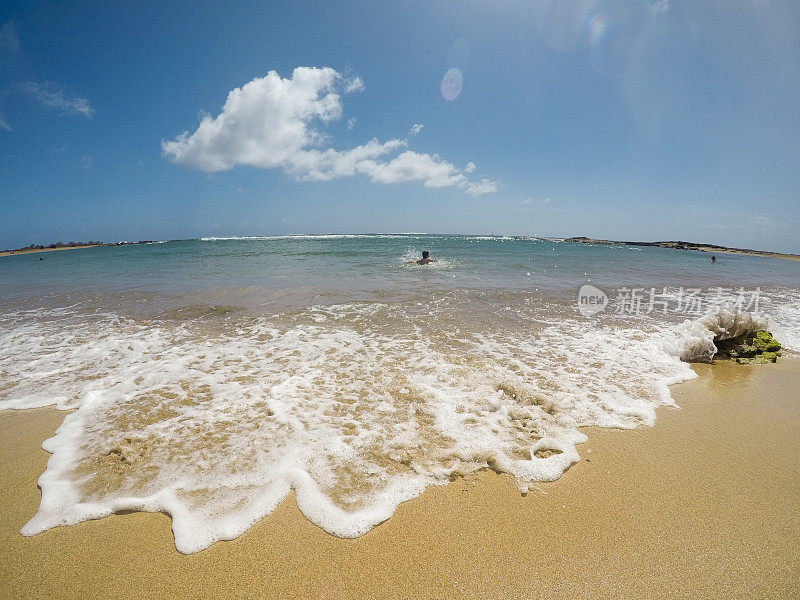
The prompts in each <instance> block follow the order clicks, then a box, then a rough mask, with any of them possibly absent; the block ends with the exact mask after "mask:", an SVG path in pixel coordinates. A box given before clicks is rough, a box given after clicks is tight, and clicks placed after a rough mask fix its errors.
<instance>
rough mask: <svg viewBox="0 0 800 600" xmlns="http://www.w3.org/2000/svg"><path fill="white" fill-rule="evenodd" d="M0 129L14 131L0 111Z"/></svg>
mask: <svg viewBox="0 0 800 600" xmlns="http://www.w3.org/2000/svg"><path fill="white" fill-rule="evenodd" d="M0 129H5V130H6V131H14V130H13V129H12V128H11V125H9V124H8V121H6V116H5V115H4V114H2V113H0Z"/></svg>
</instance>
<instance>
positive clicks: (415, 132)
mask: <svg viewBox="0 0 800 600" xmlns="http://www.w3.org/2000/svg"><path fill="white" fill-rule="evenodd" d="M423 129H425V125H422V124H421V123H414V124H413V125H412V126H411V131H409V132H408V135H419V133H420V132H421V131H422V130H423Z"/></svg>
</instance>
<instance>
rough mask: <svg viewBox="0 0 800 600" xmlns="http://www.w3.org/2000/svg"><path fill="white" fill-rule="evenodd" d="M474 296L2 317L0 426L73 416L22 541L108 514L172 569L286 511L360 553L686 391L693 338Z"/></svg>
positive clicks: (723, 318)
mask: <svg viewBox="0 0 800 600" xmlns="http://www.w3.org/2000/svg"><path fill="white" fill-rule="evenodd" d="M559 311H561V312H562V313H563V310H562V308H560V307H557V306H547V305H542V304H536V305H533V304H530V302H529V300H528V299H522V300H520V301H519V304H518V305H514V306H511V305H510V306H509V307H507V309H506V310H502V311H499V310H496V306H495V304H493V303H492V302H488V301H486V300H485V299H482V298H480V297H475V296H469V295H467V296H458V295H456V296H449V297H442V298H438V299H436V300H433V301H430V302H404V303H394V304H383V303H350V304H340V305H335V306H316V307H311V308H307V309H303V310H298V311H296V312H293V313H287V314H280V315H273V316H252V315H249V314H244V315H242V314H240V313H228V312H227V311H219V310H208V311H200V312H199V313H197V314H198V315H200V316H199V317H197V318H193V319H191V320H176V319H168V318H155V319H150V320H134V319H130V318H126V317H124V316H121V315H119V314H114V313H111V312H106V313H102V314H86V313H84V312H81V310H79V309H78V308H68V309H59V310H55V309H54V310H50V311H49V312H48V311H45V312H43V311H35V312H34V311H25V310H19V311H16V312H13V313H8V314H5V315H2V316H0V372H1V373H2V374H3V377H2V380H1V381H2V383H0V409H3V408H30V407H36V406H45V405H55V406H57V407H58V408H60V409H74V412H71V413H70V414H68V415H67V416H66V418H65V419H64V422H63V424H62V425H61V426H60V427H59V428H58V430H57V432H56V434H55V435H54V436H53V437H52V438H50V439H49V440H47V441H45V443H44V444H43V448H44V449H45V450H47V451H48V452H50V453H51V454H52V456H51V457H50V459H49V462H48V465H47V469H46V471H45V472H44V473H43V474H42V476H41V478H40V480H39V485H40V487H41V490H42V500H41V504H40V507H39V510H38V512H37V513H36V515H35V516H34V517H33V518H32V519H31V520H30V521H29V522H28V523H27V524H26V525H25V526H24V527H23V529H22V533H23V534H25V535H33V534H36V533H39V532H42V531H45V530H47V529H49V528H52V527H55V526H58V525H69V524H73V523H78V522H81V521H85V520H88V519H95V518H100V517H103V516H105V515H108V514H111V513H114V512H118V511H123V510H142V511H163V512H166V513H168V514H169V515H171V517H172V521H173V525H172V528H173V532H174V535H175V545H176V547H177V549H178V550H179V551H181V552H184V553H191V552H196V551H199V550H201V549H203V548H205V547H207V546H209V545H210V544H212V543H214V542H215V541H218V540H228V539H232V538H235V537H237V536H238V535H240V534H242V533H243V532H244V531H246V530H247V529H248V528H250V527H251V526H252V525H253V524H254V523H255V522H256V521H258V520H259V519H261V518H262V517H264V516H265V515H267V514H269V513H270V512H271V511H272V510H273V509H274V508H275V507H276V506H277V504H278V503H279V502H280V501H281V500H283V499H284V498H285V497H286V496H287V494H289V492H290V491H291V490H294V491H295V493H296V499H297V504H298V506H299V508H300V510H301V511H302V512H303V514H304V515H305V516H306V517H307V518H308V519H309V520H310V521H312V522H313V523H315V524H317V525H318V526H320V527H322V528H323V529H324V530H325V531H328V532H330V533H331V534H334V535H337V536H343V537H354V536H359V535H362V534H363V533H365V532H367V531H368V530H369V529H370V528H372V527H374V526H375V525H376V524H378V523H380V522H382V521H384V520H385V519H387V518H389V517H390V516H391V514H392V513H393V511H394V510H395V508H396V507H397V506H398V504H400V503H401V502H403V501H406V500H409V499H411V498H414V497H415V496H417V495H419V494H420V493H421V492H422V491H423V490H424V489H425V488H426V487H428V486H431V485H440V484H446V483H447V482H449V481H451V480H452V479H453V478H455V477H459V476H464V475H467V474H469V473H473V472H475V471H477V470H479V469H484V468H491V469H494V470H496V471H498V472H505V473H510V474H512V475H513V476H514V477H515V478H516V481H517V484H518V486H519V488H520V489H521V490H523V491H524V490H527V489H528V486H530V485H531V484H532V483H533V482H536V481H549V480H554V479H557V478H558V477H560V476H561V474H562V473H563V472H564V471H565V470H566V469H567V468H568V467H569V466H570V465H571V464H573V463H574V462H576V461H578V460H579V453H578V445H579V444H580V443H582V442H584V441H585V440H586V436H585V435H584V434H583V433H582V432H581V431H580V429H579V428H580V427H584V426H589V425H595V426H601V427H620V428H633V427H636V426H638V425H651V424H653V422H654V420H655V416H656V412H655V410H656V408H657V407H659V406H662V405H674V402H673V400H672V398H671V396H670V392H669V388H668V385H670V384H674V383H677V382H680V381H684V380H687V379H690V378H693V377H695V374H694V372H693V371H692V369H691V368H690V367H689V365H688V364H687V363H686V362H685V361H686V360H702V359H708V358H710V357H711V356H713V353H714V352H715V348H714V345H713V340H714V336H723V337H725V336H733V335H738V334H739V333H741V332H745V331H750V330H753V329H754V328H760V327H762V326H763V323H762V322H761V321H760V320H759V319H757V318H754V317H751V316H747V315H740V314H734V313H725V312H724V311H720V312H718V313H715V314H714V315H709V316H706V317H703V318H702V319H699V320H694V321H687V322H685V323H681V324H673V325H664V324H658V323H656V322H654V321H642V322H637V323H634V324H630V323H625V324H622V325H620V324H619V323H615V324H609V323H606V322H602V321H597V320H586V319H581V318H578V317H575V316H570V315H568V314H560V313H559Z"/></svg>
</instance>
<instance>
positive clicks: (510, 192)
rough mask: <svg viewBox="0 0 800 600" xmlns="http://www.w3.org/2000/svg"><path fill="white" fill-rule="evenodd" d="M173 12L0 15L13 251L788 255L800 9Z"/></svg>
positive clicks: (0, 243) (416, 7) (797, 246)
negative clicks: (388, 238) (504, 248)
mask: <svg viewBox="0 0 800 600" xmlns="http://www.w3.org/2000/svg"><path fill="white" fill-rule="evenodd" d="M170 4H171V5H170V6H165V5H164V4H163V3H153V4H148V3H146V2H139V3H88V2H86V3H85V2H80V3H77V2H76V3H69V4H64V5H58V6H56V5H55V4H54V3H53V4H51V3H42V4H39V3H31V2H27V3H14V2H5V3H3V5H2V7H0V210H2V217H1V218H0V248H6V247H17V246H21V245H27V244H29V243H34V242H35V243H46V242H51V241H65V242H66V241H70V240H86V239H90V238H91V239H102V240H106V241H115V240H137V239H167V238H186V237H198V236H203V235H231V234H236V235H253V234H272V233H321V232H379V231H393V232H400V231H415V232H444V233H492V232H494V233H504V234H529V235H553V236H568V235H589V236H595V237H609V238H615V239H636V240H655V239H685V240H691V241H706V242H714V243H721V244H726V245H734V246H746V247H756V248H765V249H772V250H784V251H793V252H798V251H800V235H799V234H800V168H798V165H800V102H799V101H798V98H800V4H798V3H796V2H790V1H786V2H780V1H771V0H741V1H738V0H733V1H730V2H712V1H710V0H709V1H704V2H696V1H693V2H681V1H678V0H669V1H667V0H653V1H650V0H632V1H601V0H596V1H592V0H583V1H580V2H575V1H569V0H558V1H556V0H548V1H541V2H474V1H473V2H419V3H416V2H403V3H392V4H389V3H344V4H339V3H285V4H266V3H230V4H229V3H205V4H204V5H200V6H197V5H194V4H192V5H190V4H186V5H180V4H179V3H170ZM452 69H458V73H456V72H455V71H452ZM273 71H274V73H271V72H273ZM448 72H450V75H448V76H447V81H446V84H447V85H445V86H443V85H442V84H443V79H444V78H445V77H446V74H447V73H448ZM459 80H460V82H461V85H460V87H459V86H458V85H457V84H458V83H459ZM237 89H238V90H239V91H238V92H234V93H233V94H232V96H231V98H230V99H229V93H231V92H232V91H234V90H237ZM456 93H457V95H456ZM445 95H446V96H447V98H445V97H444V96H445ZM415 125H417V127H415ZM419 126H422V127H419ZM184 132H185V133H184ZM182 134H183V136H182ZM181 136H182V137H181Z"/></svg>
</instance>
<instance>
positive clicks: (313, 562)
mask: <svg viewBox="0 0 800 600" xmlns="http://www.w3.org/2000/svg"><path fill="white" fill-rule="evenodd" d="M692 368H693V369H694V370H695V371H696V372H697V373H698V374H699V377H698V378H697V379H694V380H692V381H688V382H685V383H681V384H678V385H674V386H672V387H671V391H672V395H673V397H674V399H675V401H676V402H677V404H678V405H679V407H680V408H677V409H676V408H672V407H662V408H660V409H659V410H658V418H657V420H656V423H655V425H654V426H653V427H640V428H638V429H635V430H632V431H621V430H615V429H601V428H595V427H591V428H586V429H584V432H585V433H586V434H587V435H588V442H586V443H585V444H582V445H580V446H579V448H580V452H581V456H582V460H581V461H580V462H579V463H577V464H575V465H573V466H572V467H571V468H570V469H569V470H568V471H567V472H566V473H565V474H564V475H563V476H562V477H561V478H560V479H558V480H557V481H554V482H551V483H541V484H537V485H535V486H534V487H532V488H531V489H530V491H529V492H528V493H527V494H526V495H522V494H521V493H520V492H519V490H518V489H517V487H516V486H515V484H514V481H513V478H511V477H510V476H508V475H498V474H496V473H494V472H492V471H488V470H484V471H480V472H479V473H477V474H474V475H471V476H468V477H466V478H458V479H456V480H455V481H453V482H452V483H450V484H448V485H445V486H434V487H429V488H428V489H427V490H426V491H425V492H424V493H423V494H422V495H421V496H420V497H419V498H416V499H414V500H411V501H409V502H405V503H403V504H401V505H400V506H399V507H398V509H397V510H396V512H395V513H394V515H393V516H392V517H391V518H390V519H388V520H387V521H385V522H384V523H382V524H381V525H379V526H377V527H375V528H374V529H372V530H371V531H369V532H368V533H366V534H365V535H363V536H362V537H359V538H356V539H340V538H336V537H334V536H331V535H329V534H327V533H325V532H324V531H323V530H322V529H320V528H318V527H316V526H315V525H313V524H311V523H310V522H309V521H308V520H307V519H306V518H305V517H304V516H303V515H302V514H301V513H300V512H299V511H298V509H297V507H296V505H295V502H294V496H293V495H290V496H289V497H287V498H286V499H285V500H284V501H283V502H282V503H281V504H280V505H279V506H278V508H277V509H276V510H275V511H274V512H273V513H272V514H270V515H269V516H267V517H266V518H264V519H262V520H261V521H259V522H258V523H256V524H255V525H254V526H253V527H252V528H251V529H250V530H249V531H247V532H246V533H244V534H243V535H242V536H240V537H239V538H237V539H235V540H233V541H230V542H218V543H215V544H213V545H211V546H210V547H209V548H207V549H205V550H203V551H201V552H198V553H196V554H192V555H188V556H186V555H182V554H180V553H178V552H177V551H176V550H175V546H174V542H173V538H172V533H171V531H170V520H169V518H168V517H167V516H166V515H163V514H147V513H131V514H121V515H113V516H110V517H107V518H104V519H100V520H95V521H88V522H84V523H79V524H77V525H73V526H70V527H57V528H54V529H52V530H49V531H46V532H44V533H41V534H39V535H36V536H33V537H29V538H26V537H22V536H21V535H20V534H19V529H20V528H21V527H22V526H23V525H24V524H25V522H26V521H27V520H28V519H30V517H31V516H32V515H33V514H34V513H35V512H36V509H37V506H38V502H39V491H38V490H37V489H36V485H35V480H36V478H37V477H38V475H39V474H40V473H41V472H42V471H43V470H44V467H45V464H46V462H47V458H48V454H47V453H46V452H44V451H43V450H41V449H40V444H41V442H42V441H43V440H44V439H45V438H47V437H49V436H50V435H52V433H53V431H54V430H55V428H56V427H58V425H59V424H60V423H61V421H62V420H63V417H64V414H65V413H64V412H60V411H57V410H55V409H52V408H42V409H31V410H25V411H14V410H5V411H2V412H0V432H2V437H3V439H4V444H3V448H2V450H1V451H0V477H2V480H0V506H2V507H3V509H2V513H1V514H2V516H1V517H0V519H2V520H1V521H0V528H1V529H0V540H2V543H1V544H0V552H2V557H0V565H2V566H1V567H0V569H2V571H3V572H2V576H0V596H2V597H4V598H48V597H61V598H100V597H111V596H114V597H118V598H158V597H177V596H181V597H191V598H213V597H237V598H326V599H333V598H487V599H488V598H607V597H616V598H664V597H670V598H793V597H797V595H798V593H800V583H798V581H800V579H799V578H798V570H799V569H800V544H798V531H800V501H799V500H798V498H800V479H798V477H797V466H796V464H795V461H796V457H797V456H798V455H800V435H798V434H800V403H798V398H797V389H798V388H800V360H798V359H797V358H796V357H792V356H789V357H785V358H782V359H780V360H779V362H778V363H777V364H774V365H763V366H745V365H736V364H733V363H730V362H723V361H720V362H718V363H717V364H714V365H705V364H695V365H693V366H692Z"/></svg>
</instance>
